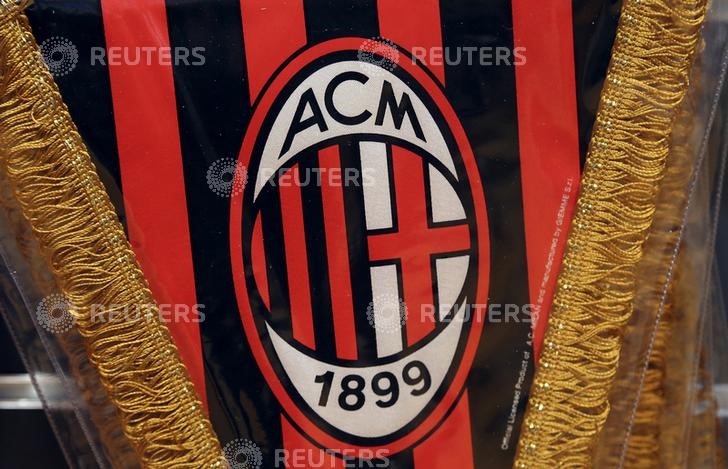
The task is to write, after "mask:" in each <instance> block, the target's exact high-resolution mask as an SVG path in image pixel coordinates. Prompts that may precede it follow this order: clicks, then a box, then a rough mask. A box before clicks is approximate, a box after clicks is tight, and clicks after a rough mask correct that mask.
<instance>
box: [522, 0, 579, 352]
mask: <svg viewBox="0 0 728 469" xmlns="http://www.w3.org/2000/svg"><path fill="white" fill-rule="evenodd" d="M513 35H514V43H515V47H523V48H524V49H525V56H526V63H525V64H524V65H517V66H516V67H515V69H516V90H517V96H518V132H519V145H520V154H521V174H522V176H521V177H522V183H523V211H524V216H525V228H526V252H527V255H528V272H529V289H530V294H531V303H533V304H535V305H536V306H537V309H538V311H539V313H543V314H540V315H539V316H540V317H539V318H538V321H537V322H536V323H534V326H533V328H534V345H533V347H534V356H535V357H536V358H537V357H538V354H539V352H540V349H541V344H542V342H543V334H544V330H545V327H546V319H547V317H546V316H547V314H548V311H549V309H550V307H551V299H552V296H553V293H554V287H555V284H556V275H557V273H558V271H559V267H560V263H561V255H562V253H563V249H564V243H565V241H566V234H567V233H566V232H567V229H568V224H569V220H570V219H571V213H572V210H573V207H574V203H575V197H574V195H575V194H576V191H577V188H576V185H577V184H578V181H579V175H580V168H579V136H578V126H577V114H576V84H575V75H574V73H575V72H574V55H573V54H574V44H573V31H572V14H571V2H542V1H538V0H513ZM569 180H571V181H572V183H573V185H574V187H573V188H572V190H571V191H570V194H567V195H569V196H570V200H568V201H567V202H566V204H565V206H564V208H565V212H564V214H565V216H564V222H563V224H562V226H561V228H560V230H561V232H560V236H559V235H558V233H557V232H556V228H557V227H556V220H557V217H558V214H559V210H560V208H561V206H562V197H564V194H565V187H567V184H568V181H569ZM552 243H553V244H554V248H555V249H554V248H552ZM550 256H551V257H552V258H553V264H552V265H551V268H550V269H548V273H547V264H548V260H549V257H550Z"/></svg>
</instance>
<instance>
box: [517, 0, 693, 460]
mask: <svg viewBox="0 0 728 469" xmlns="http://www.w3.org/2000/svg"><path fill="white" fill-rule="evenodd" d="M705 9H706V1H705V0H682V1H680V0H625V1H624V3H623V6H622V13H621V16H620V22H619V27H618V30H617V37H616V39H615V43H614V47H613V49H612V59H611V63H610V66H609V71H608V73H607V80H606V82H605V85H604V89H603V91H602V96H601V100H600V107H599V112H598V113H597V119H596V122H595V125H594V130H593V133H592V139H591V143H590V148H589V152H588V155H587V163H586V167H585V169H584V175H583V177H582V185H581V191H580V194H579V198H578V201H577V207H576V211H575V215H574V219H573V221H572V224H571V232H570V234H569V240H568V243H567V248H566V253H565V256H564V262H563V267H562V270H561V272H560V274H559V279H558V284H557V291H556V295H555V298H554V307H553V311H552V312H551V316H550V317H549V326H548V330H547V333H546V337H545V341H544V348H543V351H542V355H541V358H540V361H539V367H538V370H537V373H536V377H535V379H534V384H533V386H532V390H531V397H530V400H529V404H528V410H527V413H526V417H525V419H524V422H523V427H522V434H521V439H520V441H519V447H518V454H517V457H516V462H515V466H516V467H529V468H530V467H554V466H558V467H590V466H591V455H592V453H593V449H594V445H595V442H596V440H597V437H598V435H599V432H600V431H601V428H602V427H603V425H604V422H605V420H606V418H607V415H608V413H609V401H608V395H609V390H610V387H611V384H612V381H613V379H614V377H615V374H616V371H617V366H618V362H619V353H620V346H621V334H622V331H623V328H624V326H625V324H626V323H627V321H628V320H629V319H630V317H631V315H632V308H633V300H634V292H635V286H636V275H635V272H636V266H637V264H638V262H639V261H640V259H641V257H642V245H643V243H644V241H645V238H646V234H647V231H648V229H649V228H650V226H651V225H652V219H653V214H654V211H655V201H656V194H657V189H658V185H659V183H660V181H661V179H662V175H663V173H664V168H665V161H666V158H667V155H668V152H669V137H670V134H671V132H672V128H673V124H674V122H675V118H676V114H677V111H678V109H679V106H680V104H681V102H682V101H683V98H684V97H685V94H686V91H687V88H688V75H689V70H690V66H691V63H692V59H693V56H694V53H695V50H696V46H697V44H698V36H699V32H700V28H701V26H702V24H703V20H704V17H705ZM648 281H649V280H648Z"/></svg>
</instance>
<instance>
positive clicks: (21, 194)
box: [0, 1, 226, 468]
mask: <svg viewBox="0 0 728 469" xmlns="http://www.w3.org/2000/svg"><path fill="white" fill-rule="evenodd" d="M27 4H28V2H27V1H21V2H18V3H13V4H10V3H8V2H7V1H4V2H3V3H1V4H0V12H2V16H0V64H2V68H1V69H0V73H1V74H2V75H0V146H2V148H3V151H2V152H0V158H2V160H0V167H2V168H3V169H4V171H5V172H6V174H7V176H8V179H9V180H10V181H11V184H12V186H13V189H14V192H15V197H16V199H17V201H18V203H19V205H20V206H21V209H22V212H23V215H24V216H25V218H26V219H27V220H28V221H29V223H30V225H31V227H32V229H33V232H34V234H35V236H36V238H37V239H38V241H39V243H40V245H41V248H42V249H43V252H44V254H45V255H46V257H47V259H48V261H49V265H50V266H51V268H52V269H53V272H54V274H55V276H56V278H57V280H58V284H59V286H60V287H61V290H62V292H63V293H64V294H65V295H66V296H67V297H68V299H69V300H70V302H71V304H72V305H73V307H74V315H75V316H76V326H77V328H78V330H79V332H80V333H81V335H82V336H83V337H84V341H85V345H86V349H87V353H88V356H89V359H90V361H91V362H92V363H93V364H94V365H95V367H96V368H97V370H98V373H99V376H100V378H101V382H102V383H103V385H104V387H105V389H106V392H107V393H108V395H109V399H110V400H111V401H112V402H113V403H114V404H115V405H116V407H117V409H118V412H119V416H120V419H121V422H122V427H123V430H124V433H125V435H126V436H127V438H128V439H129V441H130V443H131V444H132V446H133V447H134V450H135V451H136V453H137V455H138V457H139V460H140V462H141V464H142V465H143V466H145V467H159V468H162V467H164V468H167V467H188V468H200V467H225V465H226V463H225V458H224V456H223V453H222V450H221V448H220V445H219V442H218V440H217V438H216V437H215V434H214V432H213V430H212V427H211V425H210V422H209V421H208V419H207V418H206V416H205V414H204V411H203V410H202V406H201V404H200V402H199V399H198V398H197V395H196V393H195V390H194V387H193V385H192V384H191V382H190V380H189V377H188V375H187V371H186V369H185V367H184V365H183V364H182V362H181V361H180V359H179V356H178V354H177V350H176V348H175V346H174V344H173V342H172V339H171V337H170V335H169V332H168V330H167V328H166V326H165V325H164V324H163V323H162V322H161V320H160V319H159V311H158V309H157V307H156V305H154V300H153V298H152V295H151V293H150V291H149V288H148V286H147V283H146V281H145V279H144V277H143V275H142V273H141V270H140V268H139V265H138V263H137V261H136V258H135V256H134V253H133V252H132V250H131V246H130V245H129V243H128V241H127V240H126V238H125V235H124V231H123V229H122V226H121V224H120V223H119V221H118V218H117V216H116V213H115V211H114V208H113V206H112V205H111V202H110V200H109V198H108V196H107V194H106V192H105V190H104V187H103V186H102V184H101V182H100V180H99V178H98V176H97V174H96V172H95V168H94V166H93V163H92V162H91V159H90V157H89V155H88V151H87V149H86V147H85V145H84V144H83V142H82V140H81V137H80V136H79V134H78V132H77V130H76V128H75V126H74V125H73V122H72V121H71V119H70V116H69V114H68V110H67V108H66V106H65V104H64V103H63V101H62V99H61V96H60V94H59V92H58V89H57V87H56V85H55V83H54V82H53V79H52V78H51V76H50V74H49V73H48V71H47V69H46V68H45V66H44V65H43V64H42V60H41V56H40V52H39V50H38V46H37V44H36V43H35V40H34V39H33V35H32V33H31V30H30V26H29V24H28V21H27V18H26V17H25V15H24V14H22V9H23V8H24V7H25V6H27ZM92 305H128V306H130V307H137V306H142V305H153V306H148V307H147V308H146V309H145V313H146V314H145V315H144V316H143V317H140V318H128V317H127V318H121V319H119V320H118V321H114V322H109V321H99V320H97V319H95V318H92V317H91V314H90V308H91V306H92Z"/></svg>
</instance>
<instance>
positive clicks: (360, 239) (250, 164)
mask: <svg viewBox="0 0 728 469" xmlns="http://www.w3.org/2000/svg"><path fill="white" fill-rule="evenodd" d="M363 42H365V40H364V39H357V38H345V39H337V40H332V41H328V42H325V43H322V44H319V45H317V46H314V47H312V48H310V49H307V50H305V51H303V52H301V53H300V54H299V55H297V56H296V57H294V58H293V59H292V60H291V61H290V62H289V63H288V64H287V65H286V66H285V67H284V68H283V69H282V70H281V71H280V72H279V73H278V74H277V75H276V76H275V78H274V79H273V80H272V81H271V82H270V84H269V85H268V86H267V88H266V90H265V91H264V92H263V94H262V96H261V98H260V100H259V102H258V103H257V105H256V108H255V111H254V114H253V116H252V119H251V123H250V125H249V128H248V130H247V133H246V136H245V139H244V141H243V146H242V150H241V153H240V163H241V164H242V165H244V167H245V168H247V173H248V183H247V185H246V187H245V190H244V191H243V192H242V194H239V195H236V196H234V197H233V198H232V202H231V230H230V232H231V241H230V246H231V256H232V265H233V275H234V283H235V290H236V295H237V299H238V307H239V310H240V315H241V319H242V323H243V327H244V329H245V335H246V337H247V340H248V342H249V343H250V346H251V349H252V351H253V354H254V356H255V359H256V361H257V364H258V366H259V367H260V369H261V371H262V373H263V375H264V377H265V379H266V381H267V383H268V385H269V386H270V388H271V390H272V391H273V393H274V394H275V396H276V398H277V399H278V401H279V402H280V404H281V406H282V408H283V411H284V412H285V413H286V415H287V416H288V418H289V419H290V420H291V421H292V422H294V423H295V424H296V426H297V427H298V428H300V429H301V430H302V431H303V432H304V433H305V434H306V435H308V436H309V437H310V438H311V439H313V440H314V441H315V442H316V443H318V444H319V445H321V446H322V447H325V448H362V449H364V448H367V449H372V450H382V449H383V450H387V451H389V452H390V453H396V452H399V451H401V450H403V449H405V448H408V447H410V446H412V445H413V444H415V443H417V442H418V441H419V440H421V439H422V438H424V437H425V436H426V435H427V434H429V433H430V432H431V431H432V430H433V429H435V428H436V427H437V426H438V425H439V424H440V422H442V420H443V419H444V417H445V416H446V415H447V414H448V412H449V410H450V409H451V408H452V407H453V405H454V404H455V403H456V401H457V399H458V397H459V396H460V394H461V393H462V391H463V386H464V384H465V380H466V378H467V375H468V373H469V370H470V366H471V364H472V361H473V357H474V354H475V350H476V349H477V345H478V340H479V338H480V335H481V331H482V327H483V318H482V317H481V316H482V315H480V314H477V312H478V311H477V308H473V307H472V305H484V304H485V303H486V301H487V290H488V274H489V272H488V269H489V243H488V239H489V231H488V223H487V216H486V208H485V197H484V194H483V189H482V184H481V181H480V176H479V173H478V168H477V165H476V162H475V160H474V156H473V152H472V150H471V148H470V146H469V143H468V140H467V138H466V136H465V133H464V131H463V129H462V126H461V125H460V123H459V121H458V119H457V117H456V114H455V112H454V110H453V109H452V107H451V106H450V104H449V103H448V101H447V100H446V98H445V96H444V95H443V92H442V90H441V88H440V86H439V85H438V84H437V83H436V82H435V81H434V79H433V78H432V77H431V76H430V75H429V74H428V73H427V72H426V71H425V70H424V69H423V68H421V67H420V66H418V65H416V64H414V63H413V62H412V61H411V60H410V59H408V58H405V57H406V56H405V55H404V53H403V52H402V51H399V50H395V49H393V48H392V47H391V46H390V45H388V44H384V43H382V44H379V45H378V46H377V47H376V48H375V49H374V50H373V51H369V52H368V55H367V57H368V58H369V59H372V58H373V59H375V60H368V61H367V62H362V61H361V57H362V54H361V51H360V46H361V45H362V43H363ZM391 57H402V60H399V61H398V62H399V63H397V64H394V63H392V62H390V61H389V60H390V58H391Z"/></svg>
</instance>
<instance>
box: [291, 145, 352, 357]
mask: <svg viewBox="0 0 728 469" xmlns="http://www.w3.org/2000/svg"><path fill="white" fill-rule="evenodd" d="M318 167H319V159H318V152H317V151H316V150H307V151H305V152H304V153H303V155H302V157H301V159H300V160H299V163H298V169H299V175H300V176H299V177H300V181H301V198H302V201H303V213H304V217H303V222H304V226H305V230H306V250H307V251H308V256H307V257H308V275H309V283H310V287H311V289H310V291H311V308H312V310H313V311H312V312H313V325H314V337H315V340H316V356H317V357H318V358H319V359H321V360H324V361H328V362H329V363H331V362H333V361H334V360H335V359H336V337H335V335H334V317H333V308H332V306H331V295H332V293H333V294H340V293H339V292H332V291H331V285H330V282H329V267H328V256H327V253H326V237H325V233H324V231H325V230H324V207H323V201H322V199H321V184H320V183H319V180H320V178H319V177H318V176H317V173H316V172H315V171H314V170H315V169H316V168H318ZM340 241H343V240H340Z"/></svg>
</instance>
